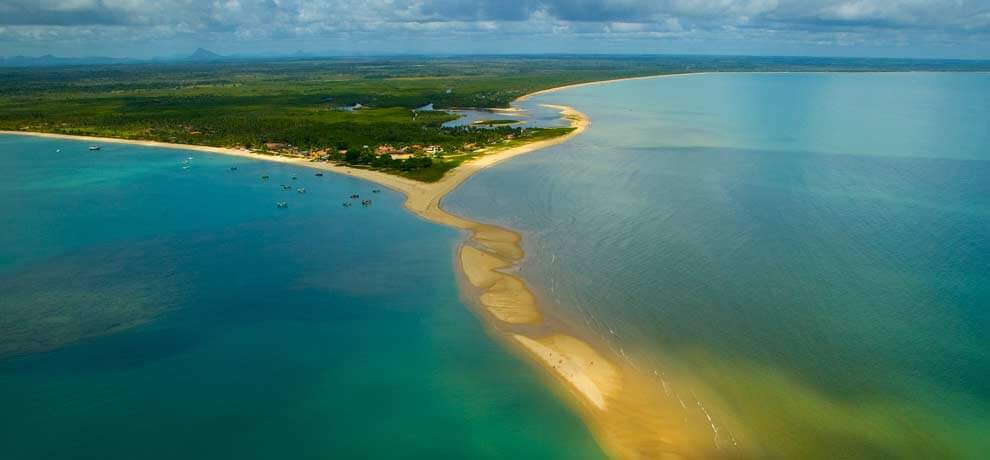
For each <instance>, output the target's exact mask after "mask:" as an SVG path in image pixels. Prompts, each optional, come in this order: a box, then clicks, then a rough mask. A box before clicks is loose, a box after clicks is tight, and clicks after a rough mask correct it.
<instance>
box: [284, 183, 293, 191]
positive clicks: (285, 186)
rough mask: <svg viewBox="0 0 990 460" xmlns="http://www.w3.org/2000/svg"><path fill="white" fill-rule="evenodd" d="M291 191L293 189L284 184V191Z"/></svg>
mask: <svg viewBox="0 0 990 460" xmlns="http://www.w3.org/2000/svg"><path fill="white" fill-rule="evenodd" d="M290 189H292V187H289V186H288V185H285V184H282V190H290Z"/></svg>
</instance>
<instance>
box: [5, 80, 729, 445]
mask: <svg viewBox="0 0 990 460" xmlns="http://www.w3.org/2000/svg"><path fill="white" fill-rule="evenodd" d="M666 76H673V75H666ZM657 77H660V76H656V77H637V78H631V79H620V80H632V79H643V78H657ZM600 83H605V82H593V83H583V84H578V85H569V86H566V87H560V88H553V89H549V90H544V91H539V92H536V93H533V94H530V95H527V96H523V97H521V98H519V99H518V100H523V99H526V98H528V97H531V96H534V95H538V94H546V93H549V92H553V91H558V90H561V89H565V88H572V87H577V86H586V85H591V84H600ZM544 106H545V107H551V108H554V109H556V110H559V111H560V113H561V115H562V116H563V117H565V118H566V119H567V120H569V121H570V124H571V126H572V127H573V128H575V129H574V130H573V131H571V132H570V133H568V134H566V135H564V136H560V137H557V138H553V139H547V140H543V141H539V142H533V143H530V144H526V145H523V146H519V147H515V148H511V149H505V150H500V151H496V152H494V153H491V154H488V155H485V156H482V157H480V158H477V159H474V160H472V161H470V162H466V163H464V164H462V165H460V166H459V167H457V168H456V169H454V170H452V171H450V172H448V173H447V175H445V176H444V177H443V178H442V179H440V180H439V181H437V182H434V183H423V182H417V181H413V180H410V179H406V178H403V177H398V176H393V175H390V174H385V173H382V172H378V171H372V170H368V169H360V168H352V167H347V166H338V165H332V164H328V163H322V162H310V161H307V160H304V159H299V158H292V157H283V156H277V155H264V154H255V153H252V152H249V151H246V150H241V149H232V148H218V147H205V146H198V145H183V144H169V143H163V142H152V141H133V140H123V139H112V138H98V137H84V136H71V135H61V134H48V133H28V132H19V131H0V133H2V134H17V135H31V136H38V137H46V138H54V139H73V140H85V141H88V142H94V143H126V144H133V145H142V146H147V147H159V148H173V149H183V150H195V151H200V152H206V153H217V154H223V155H233V156H239V157H244V158H251V159H256V160H265V161H275V162H279V163H286V164H294V165H297V166H302V167H307V168H314V169H320V170H325V171H329V172H334V173H337V174H342V175H348V176H352V177H358V178H361V179H365V180H368V181H371V182H374V183H377V184H380V185H382V186H385V187H388V188H391V189H393V190H396V191H398V192H401V193H403V194H404V195H405V196H406V202H405V207H406V208H407V209H409V210H410V211H412V212H413V213H414V214H416V215H418V216H420V217H422V218H424V219H426V220H429V221H431V222H435V223H438V224H442V225H447V226H450V227H454V228H457V229H461V230H464V231H466V232H468V233H469V234H470V237H469V238H468V239H467V240H466V241H465V242H464V243H463V244H462V245H461V247H460V249H459V257H458V259H459V262H460V266H461V269H462V270H463V272H464V276H465V278H466V279H467V281H468V282H469V283H470V285H471V286H473V287H474V288H476V289H477V290H478V291H479V292H480V295H479V299H478V303H479V304H480V306H481V307H482V309H483V312H485V313H487V316H488V318H487V320H488V321H489V323H490V325H491V326H493V327H492V330H493V334H495V335H496V336H497V337H499V338H501V339H502V340H504V341H505V343H507V344H510V345H514V348H515V349H517V350H520V351H521V352H523V353H525V356H527V357H529V358H530V359H531V360H532V361H533V362H534V363H535V364H538V365H540V366H542V367H543V368H545V369H546V370H547V371H548V372H549V375H551V376H552V377H553V378H554V380H555V381H557V382H560V383H561V384H562V385H563V387H564V388H567V389H568V390H569V393H570V394H571V395H573V397H574V398H573V403H574V404H575V407H576V408H577V409H578V410H579V412H580V413H581V414H582V416H583V417H584V419H585V420H586V422H587V423H588V425H589V427H590V428H591V430H592V433H593V434H594V435H595V437H596V439H598V441H599V443H600V444H601V445H602V446H603V447H604V449H605V450H606V452H607V453H608V454H610V455H611V456H613V457H617V458H636V459H639V458H711V457H717V456H718V455H717V453H715V451H714V447H715V446H714V445H713V443H712V440H711V438H710V436H711V432H710V431H705V430H704V429H695V428H696V427H692V428H690V429H689V428H688V423H686V419H685V417H684V415H683V414H684V412H683V411H682V410H680V409H681V408H683V407H684V404H683V402H680V406H678V405H677V404H678V402H679V401H678V400H673V399H671V398H670V397H669V396H668V395H666V394H665V387H661V386H660V383H659V382H657V381H656V380H654V379H652V378H650V377H649V376H645V375H643V374H642V373H641V372H639V371H637V370H635V369H633V368H631V367H629V366H626V365H624V363H621V361H620V360H618V359H613V360H611V361H610V359H609V357H606V356H605V355H603V354H602V353H600V352H599V351H597V350H596V349H595V347H594V346H592V344H591V343H590V342H587V341H584V340H582V339H579V338H577V337H575V336H574V334H569V333H566V332H565V331H562V330H560V329H562V326H559V325H556V323H554V324H550V323H548V322H546V321H545V318H543V315H542V313H541V312H540V310H539V308H538V305H537V302H536V299H535V296H534V295H533V293H532V292H531V291H530V290H529V288H528V287H527V286H526V284H525V283H524V282H523V280H521V279H519V278H518V277H516V276H514V275H512V274H509V273H506V272H505V271H506V270H509V269H512V268H513V267H515V266H516V265H517V264H518V263H519V262H520V261H521V260H522V259H523V258H524V257H525V254H524V252H523V249H522V245H521V236H520V235H519V234H518V233H516V232H513V231H511V230H508V229H504V228H501V227H498V226H494V225H488V224H482V223H479V222H474V221H471V220H468V219H464V218H462V217H459V216H456V215H453V214H449V213H447V212H446V211H444V210H443V209H442V208H441V206H440V204H441V200H442V199H443V197H444V196H446V195H447V194H448V193H450V192H451V191H452V190H454V189H455V188H457V186H459V185H460V184H461V183H463V182H464V181H465V180H467V179H468V178H469V177H471V176H472V175H474V174H475V173H477V172H478V171H481V170H483V169H485V168H487V167H490V166H492V165H495V164H497V163H500V162H502V161H505V160H508V159H510V158H513V157H515V156H518V155H524V154H527V153H530V152H534V151H536V150H539V149H542V148H546V147H550V146H553V145H557V144H560V143H563V142H566V141H568V140H570V139H571V138H573V137H575V136H577V135H579V134H581V133H582V132H584V130H585V129H587V127H588V125H589V123H590V120H589V119H588V117H587V116H585V115H584V114H582V113H581V112H578V111H577V110H574V109H573V108H571V107H566V106H556V105H544ZM524 325H525V326H535V327H530V328H529V329H530V330H537V331H539V332H538V333H534V332H521V331H519V330H518V329H517V328H518V327H519V326H524ZM612 358H617V357H614V356H613V357H612ZM705 428H707V426H706V427H705Z"/></svg>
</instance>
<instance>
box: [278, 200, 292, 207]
mask: <svg viewBox="0 0 990 460" xmlns="http://www.w3.org/2000/svg"><path fill="white" fill-rule="evenodd" d="M275 207H276V208H288V207H289V203H286V202H284V201H279V202H277V203H275Z"/></svg>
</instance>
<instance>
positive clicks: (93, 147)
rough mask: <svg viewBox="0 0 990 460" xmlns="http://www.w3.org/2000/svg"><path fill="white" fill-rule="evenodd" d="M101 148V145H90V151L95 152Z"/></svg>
mask: <svg viewBox="0 0 990 460" xmlns="http://www.w3.org/2000/svg"><path fill="white" fill-rule="evenodd" d="M100 148H101V147H100V146H99V145H91V146H89V151H90V152H95V151H97V150H99V149H100Z"/></svg>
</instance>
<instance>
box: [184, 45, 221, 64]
mask: <svg viewBox="0 0 990 460" xmlns="http://www.w3.org/2000/svg"><path fill="white" fill-rule="evenodd" d="M186 59H187V60H189V61H216V60H219V59H223V56H221V55H219V54H217V53H214V52H213V51H210V50H208V49H203V48H196V51H193V54H190V55H189V57H187V58H186Z"/></svg>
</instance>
